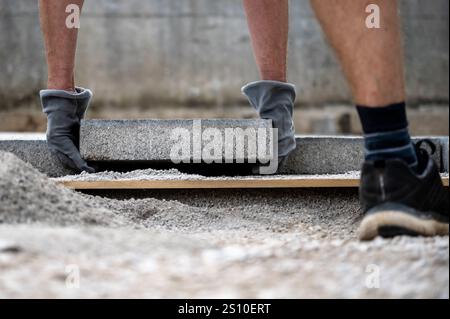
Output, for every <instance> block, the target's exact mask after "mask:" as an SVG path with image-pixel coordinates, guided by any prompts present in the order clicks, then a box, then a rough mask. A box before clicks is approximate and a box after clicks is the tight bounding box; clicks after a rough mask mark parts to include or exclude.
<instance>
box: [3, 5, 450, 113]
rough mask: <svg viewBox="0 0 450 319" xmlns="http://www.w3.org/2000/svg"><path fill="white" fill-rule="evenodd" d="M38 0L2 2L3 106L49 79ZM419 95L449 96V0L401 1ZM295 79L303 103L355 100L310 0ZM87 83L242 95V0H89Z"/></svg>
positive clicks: (222, 100)
mask: <svg viewBox="0 0 450 319" xmlns="http://www.w3.org/2000/svg"><path fill="white" fill-rule="evenodd" d="M37 2H38V1H37V0H0V98H1V99H0V109H2V108H5V107H6V106H7V105H8V104H10V105H11V104H17V101H20V100H27V99H31V101H34V97H35V93H36V92H37V90H39V89H40V88H42V87H44V85H45V77H46V75H45V72H46V71H45V70H46V68H45V64H44V58H43V56H44V55H43V47H42V43H41V35H40V31H39V25H38V10H37ZM401 2H402V9H401V13H402V17H403V20H404V29H405V43H406V61H407V81H408V92H409V98H410V100H411V101H414V102H419V101H434V102H436V101H438V102H444V103H448V98H449V73H448V69H449V44H448V43H449V42H448V36H449V26H448V16H449V2H448V0H431V1H430V0H402V1H401ZM291 4H292V8H291V15H292V17H291V21H292V23H291V35H290V51H291V52H290V61H289V66H290V80H291V81H292V82H294V83H295V84H297V85H298V89H299V101H300V102H304V103H314V104H316V103H333V102H343V101H344V102H345V101H348V100H349V94H348V89H347V86H346V84H345V81H344V80H343V78H342V76H341V73H340V70H339V67H338V66H337V63H336V59H335V58H334V56H333V54H332V53H331V51H330V49H329V47H328V46H327V44H326V42H325V41H324V39H323V36H322V33H321V31H320V28H319V26H318V24H317V22H316V21H315V19H314V16H313V13H312V11H311V8H310V7H309V2H308V1H307V0H292V1H291ZM77 64H78V68H77V78H78V83H79V84H80V85H83V86H87V87H90V88H92V89H94V91H95V93H96V101H97V102H98V103H106V104H109V103H127V104H134V105H151V104H153V103H163V102H171V103H173V102H176V103H187V102H190V103H194V102H195V103H197V102H203V103H214V104H219V105H221V104H228V103H234V102H236V101H240V100H242V97H241V95H240V91H239V89H240V87H241V85H243V84H244V83H246V82H247V81H253V80H255V79H257V72H256V67H255V64H254V62H253V58H252V54H251V49H250V45H249V35H248V31H247V27H246V22H245V18H244V15H243V12H242V9H241V0H226V1H218V0H217V1H211V0H182V1H180V0H145V1H144V0H127V1H119V0H93V1H89V0H88V1H86V5H85V10H84V15H83V19H82V28H81V34H80V41H79V50H78V56H77Z"/></svg>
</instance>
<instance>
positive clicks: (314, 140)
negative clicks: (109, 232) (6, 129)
mask: <svg viewBox="0 0 450 319" xmlns="http://www.w3.org/2000/svg"><path fill="white" fill-rule="evenodd" d="M116 133H117V132H116ZM418 139H420V138H415V140H418ZM430 139H431V140H432V141H434V142H435V143H436V144H437V145H438V147H439V149H438V152H437V154H436V155H435V159H436V160H437V162H438V163H440V164H441V171H442V172H447V173H448V171H449V163H448V162H449V138H448V137H431V138H430ZM297 144H298V147H297V150H296V151H295V152H294V153H293V154H292V156H291V158H290V159H289V160H288V162H287V163H286V167H285V169H284V170H283V171H282V172H281V173H284V174H343V173H347V172H351V171H358V170H359V169H360V166H361V164H362V159H363V140H362V138H361V137H342V136H339V137H331V136H298V137H297ZM133 147H135V146H133V144H131V145H130V148H133ZM0 151H6V152H11V153H13V154H15V155H16V156H18V157H19V158H21V159H22V160H24V161H26V162H28V163H30V164H31V165H33V166H34V167H36V168H37V169H38V170H39V171H41V172H42V173H45V174H47V175H48V176H50V177H60V176H66V175H71V174H73V172H72V171H70V170H67V169H65V168H64V167H62V166H61V164H60V163H59V161H58V159H57V158H55V157H54V156H53V155H52V154H51V153H50V151H49V150H48V147H47V145H46V142H45V135H44V134H40V135H39V134H38V135H36V134H4V133H0Z"/></svg>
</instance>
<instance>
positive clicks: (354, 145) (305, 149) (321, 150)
mask: <svg viewBox="0 0 450 319" xmlns="http://www.w3.org/2000/svg"><path fill="white" fill-rule="evenodd" d="M421 139H429V140H431V141H432V142H434V143H435V144H436V145H437V147H438V150H437V152H436V154H434V155H433V158H434V159H435V160H436V162H437V163H441V164H440V168H441V171H442V172H448V157H447V158H444V157H441V154H442V148H443V147H445V145H448V140H449V139H448V137H415V138H414V139H413V140H414V141H418V140H421ZM447 149H448V146H447ZM363 159H364V140H363V137H361V136H298V137H297V149H296V151H295V152H294V153H293V154H292V155H291V156H290V158H289V159H288V161H287V163H286V165H285V167H284V168H283V170H282V171H281V173H283V174H344V173H347V172H351V171H358V170H360V169H361V165H362V163H363ZM444 162H445V163H446V164H442V163H444Z"/></svg>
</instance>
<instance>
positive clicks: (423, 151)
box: [414, 139, 437, 172]
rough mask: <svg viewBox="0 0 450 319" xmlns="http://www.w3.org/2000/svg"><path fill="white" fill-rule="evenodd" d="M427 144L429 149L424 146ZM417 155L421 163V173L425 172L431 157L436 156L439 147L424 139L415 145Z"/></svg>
mask: <svg viewBox="0 0 450 319" xmlns="http://www.w3.org/2000/svg"><path fill="white" fill-rule="evenodd" d="M424 144H426V145H427V146H428V148H424V147H423V145H424ZM414 146H415V149H416V154H417V160H418V162H419V171H421V172H422V171H424V170H425V168H426V167H427V165H428V161H429V158H430V156H432V155H434V154H436V151H437V146H436V144H435V143H434V142H432V141H431V140H429V139H422V140H419V141H417V143H415V144H414Z"/></svg>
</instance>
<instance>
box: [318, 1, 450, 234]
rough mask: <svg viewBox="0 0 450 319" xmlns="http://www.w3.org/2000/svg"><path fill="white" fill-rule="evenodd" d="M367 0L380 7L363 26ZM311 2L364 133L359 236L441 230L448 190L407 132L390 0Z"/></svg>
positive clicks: (394, 12) (394, 4) (400, 62)
mask: <svg viewBox="0 0 450 319" xmlns="http://www.w3.org/2000/svg"><path fill="white" fill-rule="evenodd" d="M369 3H371V4H376V5H378V6H379V8H380V14H381V28H379V29H369V28H367V27H366V23H365V20H366V17H367V15H368V13H366V6H367V5H368V4H369ZM312 4H313V7H314V9H315V11H316V14H317V16H318V18H319V20H320V22H321V24H322V26H323V28H324V30H325V33H326V34H327V35H328V38H329V40H330V42H331V44H332V45H333V47H334V48H335V50H336V52H337V55H338V57H339V60H340V61H341V64H342V67H343V69H344V72H345V74H346V76H347V78H348V81H349V83H350V86H351V89H352V92H353V96H354V99H355V102H356V104H357V106H358V112H359V115H360V118H361V123H362V126H363V130H364V133H365V138H364V140H365V146H366V161H365V163H364V165H363V169H362V172H361V187H360V198H361V204H362V207H363V210H364V211H365V213H366V217H365V218H364V220H363V221H362V223H361V227H360V238H361V239H363V240H370V239H373V238H375V237H376V236H383V237H392V236H397V235H421V236H434V235H447V234H448V232H449V227H448V223H449V197H448V191H447V190H445V188H444V187H443V185H442V181H441V179H440V176H439V170H438V168H437V166H436V164H435V163H434V161H433V160H432V159H431V158H430V156H429V155H428V153H427V152H426V151H425V150H421V151H416V149H415V147H414V146H413V144H412V142H411V138H410V136H409V132H408V122H407V118H406V109H405V85H404V75H403V59H402V44H401V36H400V22H399V17H398V13H397V1H396V0H372V1H370V2H369V1H362V0H312ZM418 147H419V148H420V146H418ZM418 175H420V177H419V176H418ZM431 199H432V200H431Z"/></svg>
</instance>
